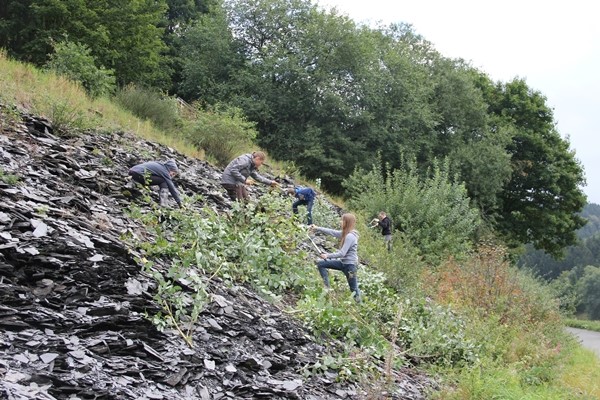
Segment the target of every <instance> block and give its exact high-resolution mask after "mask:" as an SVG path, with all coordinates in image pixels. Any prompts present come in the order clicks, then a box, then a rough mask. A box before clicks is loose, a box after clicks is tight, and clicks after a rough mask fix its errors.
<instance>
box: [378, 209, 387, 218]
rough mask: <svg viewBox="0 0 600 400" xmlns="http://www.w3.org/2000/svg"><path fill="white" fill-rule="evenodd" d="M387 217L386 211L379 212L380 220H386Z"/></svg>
mask: <svg viewBox="0 0 600 400" xmlns="http://www.w3.org/2000/svg"><path fill="white" fill-rule="evenodd" d="M385 217H386V214H385V211H379V219H384V218H385Z"/></svg>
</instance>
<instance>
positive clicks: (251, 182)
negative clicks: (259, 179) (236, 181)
mask: <svg viewBox="0 0 600 400" xmlns="http://www.w3.org/2000/svg"><path fill="white" fill-rule="evenodd" d="M255 183H256V181H255V180H254V179H252V178H248V179H246V185H249V186H252V185H254V184H255Z"/></svg>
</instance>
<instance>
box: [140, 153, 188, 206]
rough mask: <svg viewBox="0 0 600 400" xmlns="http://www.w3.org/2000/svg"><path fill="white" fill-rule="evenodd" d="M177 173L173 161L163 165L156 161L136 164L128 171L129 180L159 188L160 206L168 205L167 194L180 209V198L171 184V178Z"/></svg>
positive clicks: (177, 170)
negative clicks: (169, 194)
mask: <svg viewBox="0 0 600 400" xmlns="http://www.w3.org/2000/svg"><path fill="white" fill-rule="evenodd" d="M178 173H179V169H178V168H177V164H176V163H175V161H174V160H169V161H167V162H165V163H159V162H156V161H148V162H145V163H143V164H138V165H135V166H133V167H131V169H130V170H129V175H130V176H131V178H132V179H133V180H134V181H135V182H137V183H139V184H142V185H144V186H154V185H155V186H158V187H160V195H159V196H160V205H161V206H166V205H167V203H168V193H169V192H170V193H171V196H173V198H174V199H175V201H176V202H177V204H178V205H179V207H181V197H179V192H178V191H177V188H175V184H174V183H173V177H174V176H175V175H177V174H178Z"/></svg>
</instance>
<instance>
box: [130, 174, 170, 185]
mask: <svg viewBox="0 0 600 400" xmlns="http://www.w3.org/2000/svg"><path fill="white" fill-rule="evenodd" d="M129 176H131V178H132V179H133V180H134V181H135V182H137V183H139V184H141V185H144V186H158V187H160V188H161V189H168V188H169V186H168V185H167V181H165V179H164V178H162V177H160V176H158V175H142V174H139V173H137V172H134V171H129Z"/></svg>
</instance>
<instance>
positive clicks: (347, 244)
mask: <svg viewBox="0 0 600 400" xmlns="http://www.w3.org/2000/svg"><path fill="white" fill-rule="evenodd" d="M357 240H358V239H357V238H356V235H352V234H350V233H349V234H347V235H346V239H344V245H343V246H342V248H341V249H339V250H338V251H337V252H335V253H329V254H327V258H328V259H330V258H343V257H344V256H345V255H346V253H348V250H350V248H351V247H352V246H354V245H355V244H356V241H357Z"/></svg>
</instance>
